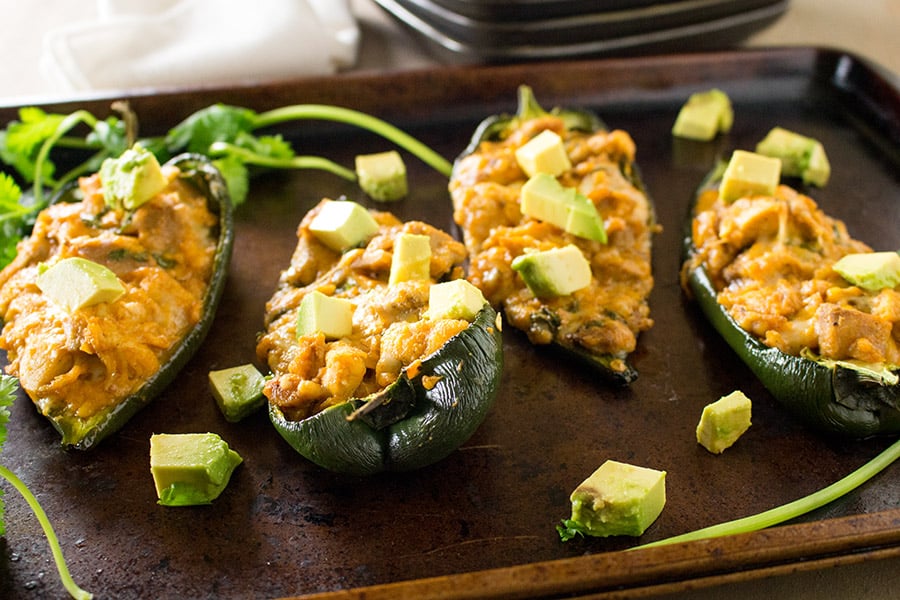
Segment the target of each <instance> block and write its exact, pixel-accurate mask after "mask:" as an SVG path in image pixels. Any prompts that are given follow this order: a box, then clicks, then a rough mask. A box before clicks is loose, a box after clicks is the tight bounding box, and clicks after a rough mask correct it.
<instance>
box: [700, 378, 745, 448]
mask: <svg viewBox="0 0 900 600" xmlns="http://www.w3.org/2000/svg"><path fill="white" fill-rule="evenodd" d="M751 408H752V405H751V402H750V398H748V397H747V396H746V395H744V393H743V392H741V391H734V392H731V393H730V394H728V395H727V396H722V397H721V398H719V399H718V400H716V401H715V402H713V403H711V404H707V405H706V406H705V407H703V413H702V414H701V416H700V423H699V424H698V425H697V443H698V444H700V445H701V446H703V447H704V448H706V449H707V450H709V451H710V452H712V453H713V454H721V453H722V452H723V451H724V450H725V449H726V448H729V447H731V446H732V445H733V444H734V443H735V442H736V441H737V440H738V438H739V437H741V436H742V435H744V432H746V431H747V430H748V429H749V428H750V414H751Z"/></svg>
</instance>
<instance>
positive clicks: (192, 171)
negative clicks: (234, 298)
mask: <svg viewBox="0 0 900 600" xmlns="http://www.w3.org/2000/svg"><path fill="white" fill-rule="evenodd" d="M166 165H170V166H174V167H177V168H178V169H179V175H178V176H179V177H180V178H182V179H183V180H184V181H186V182H189V183H190V184H191V185H193V186H194V187H196V188H197V189H198V191H199V192H200V193H201V195H202V196H204V197H205V198H206V200H207V206H208V208H209V211H210V212H211V213H212V214H214V215H215V216H216V218H217V221H218V222H217V223H216V225H215V226H214V228H212V229H211V232H212V233H213V234H214V235H215V236H216V238H217V241H216V248H215V255H214V257H213V267H212V275H211V278H210V280H209V283H208V286H207V287H206V291H205V295H204V296H203V301H202V308H201V314H200V318H199V320H198V321H197V322H196V323H195V324H194V325H193V327H192V328H190V329H189V330H188V331H187V332H186V333H185V334H184V336H183V337H182V338H181V339H180V340H179V341H177V342H176V343H175V344H174V345H173V346H172V347H171V348H170V350H169V351H168V352H167V353H165V355H164V357H163V359H162V361H161V364H160V366H159V369H158V370H157V371H156V372H155V373H154V374H153V375H152V376H150V377H149V378H147V379H146V381H145V382H144V383H143V384H142V385H141V386H140V388H138V389H137V390H136V391H135V392H133V393H131V394H130V395H128V396H127V397H124V398H123V399H122V400H121V401H119V402H117V403H115V404H114V405H111V406H110V407H108V408H104V409H102V410H100V411H99V412H97V413H95V414H93V415H91V416H90V417H86V418H82V417H79V416H78V415H76V414H73V413H72V412H71V411H65V410H64V411H57V410H46V411H45V410H43V408H41V403H40V401H36V403H37V404H38V406H39V409H40V410H41V412H42V413H44V415H45V416H46V417H47V418H48V419H49V420H50V422H51V423H52V424H53V427H54V428H55V429H56V430H57V431H59V433H60V434H61V435H62V444H63V446H65V447H71V448H75V449H78V450H88V449H91V448H94V447H95V446H97V444H99V443H100V441H101V440H103V439H104V438H106V437H108V436H109V435H111V434H113V433H114V432H116V431H118V430H119V429H120V428H121V427H122V426H123V425H125V423H126V422H127V421H128V420H129V419H130V418H131V417H132V416H134V415H135V414H136V413H137V412H138V411H139V410H140V409H142V408H143V407H145V406H146V405H147V404H148V403H150V401H151V400H153V399H154V398H155V397H156V396H158V395H159V394H160V392H162V390H164V389H165V388H166V387H167V386H168V385H169V384H170V383H171V382H172V380H173V379H174V378H175V376H176V375H177V374H178V373H179V372H180V371H181V369H182V368H183V367H184V366H185V365H186V364H187V362H188V361H189V360H190V359H191V357H192V356H193V355H194V353H195V352H196V351H197V349H198V348H199V347H200V344H201V343H202V342H203V340H204V338H205V337H206V335H207V333H208V331H209V328H210V326H211V324H212V321H213V318H214V316H215V312H216V308H217V306H218V303H219V299H220V298H221V295H222V291H223V289H224V287H225V279H226V275H227V271H228V265H229V263H230V261H231V253H232V246H233V241H234V224H233V216H232V205H231V200H230V198H229V194H228V190H227V187H226V185H225V182H224V180H223V178H222V176H221V175H220V173H219V171H218V170H217V169H216V168H215V167H214V166H213V165H212V163H211V162H210V161H209V159H207V158H206V157H205V156H203V155H199V154H182V155H179V156H176V157H173V158H172V159H171V160H169V161H168V162H167V163H166ZM164 168H165V165H164ZM80 199H81V198H80V197H79V192H78V187H77V186H69V187H66V188H64V189H63V190H62V191H61V192H60V193H59V194H57V195H56V196H55V197H54V198H53V200H52V201H51V202H52V203H58V202H74V201H79V200H80ZM154 258H155V260H156V262H157V263H158V264H160V265H163V263H164V261H165V257H154Z"/></svg>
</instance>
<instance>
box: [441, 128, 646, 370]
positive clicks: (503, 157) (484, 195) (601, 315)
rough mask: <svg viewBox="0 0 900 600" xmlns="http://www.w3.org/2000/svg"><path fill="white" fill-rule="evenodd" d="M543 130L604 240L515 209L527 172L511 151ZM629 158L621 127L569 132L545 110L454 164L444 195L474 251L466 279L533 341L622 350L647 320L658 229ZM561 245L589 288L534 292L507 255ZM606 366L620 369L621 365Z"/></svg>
mask: <svg viewBox="0 0 900 600" xmlns="http://www.w3.org/2000/svg"><path fill="white" fill-rule="evenodd" d="M545 130H551V131H555V132H556V133H557V134H559V135H560V136H561V137H562V139H563V143H564V145H565V150H566V154H567V155H568V157H569V160H570V162H571V163H572V166H571V168H570V169H568V170H566V171H564V172H563V173H562V174H561V175H560V176H559V181H560V183H561V184H562V185H564V186H566V187H573V188H576V189H577V190H578V191H580V192H581V193H582V194H584V195H585V196H587V198H589V199H590V200H591V201H592V202H593V203H594V205H595V206H596V207H597V211H598V213H599V214H600V217H601V218H602V219H603V221H604V225H605V228H606V233H607V236H608V241H607V243H602V242H598V241H591V240H587V239H584V238H580V237H577V236H574V235H572V234H570V233H566V232H565V231H563V230H562V229H560V228H559V227H557V226H555V225H551V224H549V223H545V222H542V221H539V220H537V219H534V218H531V217H529V216H526V215H524V214H523V213H522V211H521V209H520V196H521V193H520V192H521V188H522V186H523V185H524V184H525V182H526V181H527V179H528V177H527V175H526V174H525V173H524V172H523V170H522V169H521V167H520V166H519V164H518V162H517V161H516V158H515V152H516V150H517V149H518V148H520V147H521V146H523V145H524V144H526V143H527V142H528V141H529V140H531V139H532V138H534V137H535V136H536V135H538V134H539V133H541V132H542V131H545ZM634 156H635V144H634V141H633V140H632V139H631V137H630V136H629V135H628V133H626V132H624V131H621V130H615V131H608V132H607V131H600V132H596V133H592V134H591V133H584V132H580V131H570V130H566V128H565V126H564V124H563V121H562V120H561V119H559V118H557V117H553V116H545V117H540V118H537V119H532V120H529V121H525V122H524V123H522V124H521V125H520V126H519V127H518V128H516V129H515V130H514V131H513V132H512V133H511V134H510V135H509V136H508V137H507V138H506V139H504V140H502V141H498V142H482V143H481V144H480V146H479V147H478V149H477V150H476V151H475V152H474V153H472V154H470V155H468V156H466V157H464V158H462V159H461V160H460V162H459V163H458V164H457V166H456V169H455V171H454V176H453V178H452V179H451V182H450V194H451V196H452V199H453V206H454V219H455V221H456V223H457V224H458V225H460V227H461V228H462V230H463V234H464V241H465V244H466V247H467V249H468V251H469V253H470V257H471V258H470V268H469V275H468V279H469V280H470V281H471V282H472V283H473V284H475V285H476V286H478V287H479V288H481V290H482V292H483V293H484V295H485V298H487V300H488V301H489V302H490V303H491V304H492V305H494V306H495V307H499V308H502V310H503V312H504V313H505V316H506V318H507V320H508V322H509V323H510V324H512V325H513V326H514V327H516V328H517V329H521V330H522V331H524V332H525V333H526V334H527V335H528V338H529V340H530V341H531V342H532V343H534V344H549V343H551V342H557V343H560V344H562V345H564V346H574V347H576V348H579V349H581V350H583V351H586V352H588V353H590V354H592V355H613V356H624V355H626V354H628V353H630V352H632V351H634V349H635V347H636V344H637V338H638V335H639V334H640V332H642V331H645V330H647V329H649V328H650V327H651V326H652V325H653V321H652V319H651V318H650V308H649V303H648V297H649V295H650V291H651V290H652V289H653V275H652V272H651V264H650V258H651V257H650V247H651V238H652V234H653V233H654V231H655V228H656V226H655V225H654V220H653V214H652V207H651V205H650V202H649V200H648V198H647V196H646V194H645V193H644V192H643V190H641V189H639V188H638V187H636V186H635V184H634V182H633V181H632V180H631V178H630V177H629V175H630V169H631V168H632V165H633V163H634ZM568 244H575V245H576V246H577V247H578V248H579V249H580V250H581V251H582V253H583V254H584V256H585V258H586V259H587V261H588V263H589V264H590V266H591V271H592V277H591V283H590V285H588V286H587V287H585V288H582V289H580V290H578V291H576V292H574V293H572V294H570V295H565V296H559V297H555V298H537V297H535V296H534V294H532V293H531V292H530V291H529V289H528V287H527V286H526V284H525V282H524V281H523V280H522V278H521V277H519V276H518V274H517V273H516V272H515V271H514V270H513V269H512V267H511V264H512V261H513V260H514V259H515V258H516V257H517V256H520V255H522V254H524V253H525V252H527V251H533V250H538V251H540V250H549V249H551V248H561V247H563V246H566V245H568ZM612 366H613V368H616V367H620V368H623V369H624V363H620V362H619V361H614V363H613V365H612Z"/></svg>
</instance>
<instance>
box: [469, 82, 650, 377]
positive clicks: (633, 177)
mask: <svg viewBox="0 0 900 600" xmlns="http://www.w3.org/2000/svg"><path fill="white" fill-rule="evenodd" d="M548 114H549V115H553V116H556V117H559V118H561V119H562V120H563V121H564V123H565V125H566V128H567V129H570V130H577V131H584V132H587V133H592V132H595V131H605V130H607V129H608V128H607V126H606V124H605V123H604V122H603V120H602V119H600V118H599V117H598V116H597V115H596V114H595V113H593V112H591V111H589V110H579V109H572V108H566V109H561V108H554V109H552V110H550V111H549V112H548V111H546V110H544V109H543V108H542V107H541V106H540V105H539V104H538V103H537V100H536V99H535V97H534V93H533V92H532V90H531V88H529V87H528V86H525V85H522V86H520V87H519V90H518V109H517V111H516V114H515V115H509V114H500V115H491V116H489V117H486V118H485V119H484V120H483V121H481V123H479V125H478V126H477V127H476V128H475V132H474V133H473V134H472V137H471V139H470V140H469V144H468V145H467V146H466V148H465V150H463V151H462V153H461V154H460V155H459V156H458V157H457V159H456V161H455V162H454V170H455V168H456V165H458V164H459V162H460V160H462V159H463V158H465V157H466V156H468V155H470V154H472V153H474V152H476V151H477V150H478V147H479V146H480V145H481V143H482V142H491V141H499V140H503V139H505V138H506V137H508V136H509V135H510V133H511V132H512V131H513V130H514V129H515V128H516V127H517V126H518V125H519V124H520V123H521V122H523V121H527V120H530V119H535V118H538V117H540V116H543V115H548ZM619 166H620V168H621V169H622V173H623V174H624V175H625V177H626V178H627V179H628V180H629V181H630V182H631V183H632V185H634V186H635V187H636V188H637V189H638V190H640V191H641V192H643V193H644V195H645V196H646V197H647V201H648V202H649V204H650V219H651V221H654V222H655V220H656V214H655V209H654V206H653V201H652V199H651V198H650V195H649V194H648V193H647V189H646V187H645V186H644V183H643V180H642V179H641V175H640V170H639V169H638V165H637V164H634V163H628V164H622V165H619ZM451 177H452V175H451ZM554 317H555V315H552V314H551V315H535V317H534V318H537V319H545V320H546V321H547V322H548V324H549V326H551V327H552V326H553V325H552V321H553V319H554ZM553 345H554V346H555V347H556V348H558V349H560V350H561V351H562V353H564V354H565V355H567V356H569V357H571V358H574V359H576V360H578V361H579V362H580V363H582V364H586V365H588V366H589V367H591V368H593V369H596V370H597V372H598V373H600V375H602V376H603V377H604V379H606V380H607V381H609V382H611V383H613V384H614V385H621V386H625V385H628V384H630V383H633V382H634V381H635V380H636V379H637V378H638V372H637V370H636V369H635V368H634V367H633V366H632V365H631V364H630V363H628V362H627V358H628V355H627V354H617V355H605V356H598V355H594V354H590V353H588V352H585V351H584V350H582V349H580V348H579V347H576V346H573V345H565V344H564V343H561V342H559V341H555V342H553ZM614 361H615V362H616V363H617V364H619V365H621V364H623V363H624V368H617V369H616V368H612V367H611V366H610V365H611V363H613V362H614Z"/></svg>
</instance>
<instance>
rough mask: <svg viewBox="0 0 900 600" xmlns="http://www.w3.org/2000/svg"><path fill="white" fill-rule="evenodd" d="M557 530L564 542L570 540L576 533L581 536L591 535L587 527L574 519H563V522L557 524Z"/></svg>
mask: <svg viewBox="0 0 900 600" xmlns="http://www.w3.org/2000/svg"><path fill="white" fill-rule="evenodd" d="M556 531H557V533H559V539H560V541H563V542H568V541H569V540H571V539H572V538H574V537H575V536H576V535H577V536H581V537H584V536H586V535H590V531H588V528H587V527H585V526H584V525H582V524H581V523H578V522H576V521H573V520H572V519H563V521H562V524H560V525H557V526H556Z"/></svg>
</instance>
